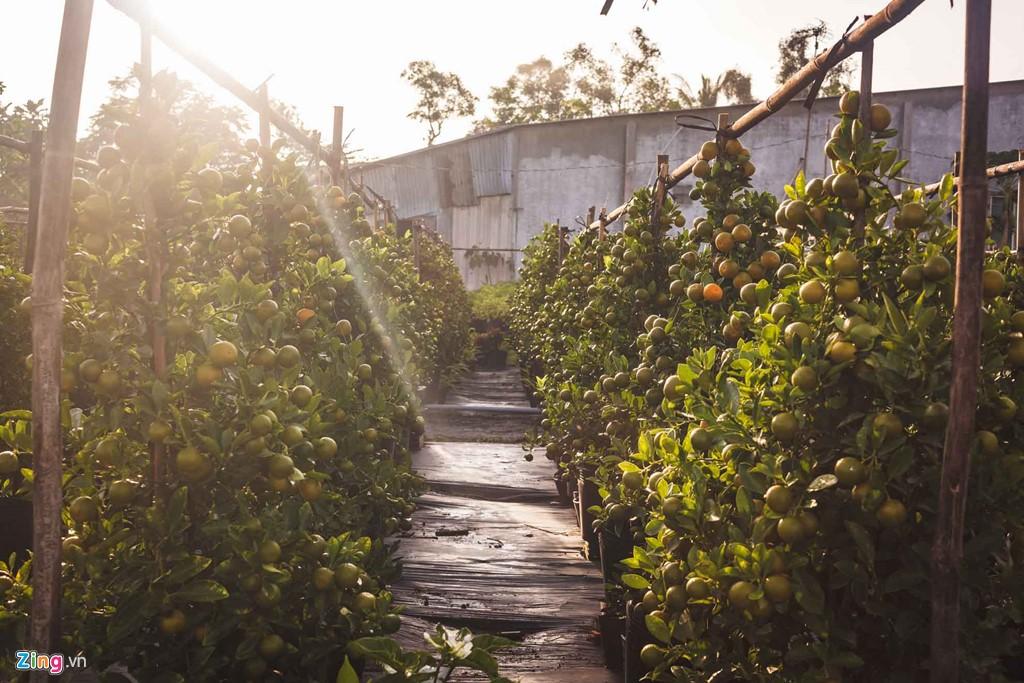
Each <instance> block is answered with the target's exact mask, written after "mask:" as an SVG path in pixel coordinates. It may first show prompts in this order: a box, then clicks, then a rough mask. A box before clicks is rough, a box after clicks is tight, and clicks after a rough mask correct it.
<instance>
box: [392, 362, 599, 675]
mask: <svg viewBox="0 0 1024 683" xmlns="http://www.w3.org/2000/svg"><path fill="white" fill-rule="evenodd" d="M449 401H450V402H451V404H452V407H451V408H448V406H445V407H444V408H437V409H433V410H430V411H428V412H427V432H428V437H429V438H430V439H431V441H429V442H428V444H427V446H426V447H425V448H424V449H422V450H421V451H420V452H419V453H417V454H416V456H415V457H414V466H415V468H416V470H417V471H418V472H419V473H420V474H421V475H423V476H424V477H425V478H426V479H427V481H428V483H429V486H430V491H429V492H428V493H426V494H425V495H424V496H423V497H422V498H420V500H419V501H418V504H419V509H418V510H417V512H416V514H415V515H414V516H413V529H412V531H411V532H410V533H409V534H408V536H406V537H404V538H403V539H402V541H401V546H400V551H399V555H400V556H401V557H402V562H403V573H402V578H401V580H400V581H399V583H398V584H397V585H396V586H395V587H394V590H395V595H396V598H397V600H398V602H399V603H400V604H402V605H404V606H405V615H406V616H405V617H404V619H403V621H404V626H403V629H402V633H401V634H400V637H401V640H403V641H405V642H407V643H408V644H409V645H416V646H419V645H421V644H422V642H423V640H422V633H423V631H425V630H427V629H430V628H431V627H432V624H434V623H438V622H440V623H444V624H446V625H449V626H469V627H470V628H472V629H473V630H474V631H476V632H487V633H496V634H501V635H505V636H506V637H509V638H512V639H514V640H516V641H517V645H516V646H515V647H514V648H511V649H510V650H508V651H506V652H505V653H504V654H503V655H502V656H501V657H500V658H499V659H500V661H501V665H502V674H503V675H505V676H506V677H508V678H511V679H513V680H518V681H521V683H549V682H550V683H555V682H556V681H574V682H575V683H606V682H607V683H611V682H613V681H615V680H617V679H616V677H615V676H614V675H613V674H612V673H611V672H609V671H607V670H606V669H605V668H604V664H603V658H602V654H601V649H600V646H599V644H598V642H597V640H596V638H595V634H594V628H595V627H594V617H595V615H596V614H597V611H598V607H599V605H598V603H599V601H600V600H601V598H602V596H603V584H602V578H601V574H600V570H599V569H598V568H597V567H596V566H595V565H593V564H591V563H590V562H588V561H587V560H585V559H584V558H583V556H582V554H581V541H580V535H579V531H578V530H577V528H576V523H575V521H574V515H573V511H572V509H571V508H567V507H565V506H563V505H562V504H560V503H559V501H558V498H557V495H556V492H555V487H554V484H553V483H552V480H551V475H552V473H553V469H552V466H551V465H550V463H548V461H547V460H543V459H538V460H535V461H533V462H526V461H525V460H524V459H523V450H522V448H521V447H520V445H519V443H518V441H519V440H520V439H521V437H522V434H523V432H524V431H525V429H526V428H527V427H528V426H529V424H530V421H531V420H534V419H536V416H535V415H533V414H531V413H532V411H530V410H529V404H528V403H527V401H526V397H525V395H524V394H523V391H522V388H521V386H520V384H519V379H518V375H517V373H516V371H515V370H510V371H502V372H477V373H474V374H473V375H470V376H469V377H467V378H466V379H465V380H464V381H463V382H462V383H461V384H460V385H459V386H458V387H457V388H456V389H455V390H454V391H453V392H452V393H451V395H450V397H449ZM499 406H501V407H503V408H504V409H503V410H502V409H499V408H498V407H499ZM509 409H511V410H512V411H514V412H508V410H509ZM458 680H460V681H471V680H480V679H476V678H474V677H473V676H472V675H463V676H462V677H460V678H459V679H458Z"/></svg>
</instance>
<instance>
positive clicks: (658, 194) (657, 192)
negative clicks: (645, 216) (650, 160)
mask: <svg viewBox="0 0 1024 683" xmlns="http://www.w3.org/2000/svg"><path fill="white" fill-rule="evenodd" d="M722 116H725V117H726V121H728V114H719V122H721V121H722V118H721V117H722ZM657 164H658V166H657V168H658V178H657V180H655V181H654V197H653V198H652V206H651V226H652V227H653V226H657V225H658V223H659V222H660V221H661V207H662V205H663V204H664V203H665V183H666V182H668V155H667V154H659V155H658V159H657Z"/></svg>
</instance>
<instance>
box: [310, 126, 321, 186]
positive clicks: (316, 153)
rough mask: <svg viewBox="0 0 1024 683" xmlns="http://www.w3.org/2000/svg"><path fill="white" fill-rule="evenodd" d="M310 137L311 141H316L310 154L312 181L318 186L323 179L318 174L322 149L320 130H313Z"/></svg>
mask: <svg viewBox="0 0 1024 683" xmlns="http://www.w3.org/2000/svg"><path fill="white" fill-rule="evenodd" d="M310 137H312V138H313V141H314V142H315V143H316V145H315V146H314V147H313V155H312V156H313V158H312V164H313V182H314V183H315V184H316V186H317V187H319V186H320V185H323V179H322V178H321V176H320V161H321V157H320V150H321V149H322V148H321V147H320V131H318V130H315V131H313V133H312V134H311V136H310Z"/></svg>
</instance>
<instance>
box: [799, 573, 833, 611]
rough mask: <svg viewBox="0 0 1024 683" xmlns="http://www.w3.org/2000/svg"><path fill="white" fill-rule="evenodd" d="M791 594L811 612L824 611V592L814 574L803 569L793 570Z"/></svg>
mask: <svg viewBox="0 0 1024 683" xmlns="http://www.w3.org/2000/svg"><path fill="white" fill-rule="evenodd" d="M793 583H794V590H793V595H794V596H795V597H796V601H797V603H798V604H799V605H800V606H801V607H803V608H804V609H805V610H807V611H808V612H810V613H811V614H823V613H824V611H825V592H824V591H823V590H822V589H821V585H820V584H819V583H818V580H817V579H816V578H814V575H813V574H811V573H810V572H808V571H805V570H803V569H800V570H797V571H795V572H793Z"/></svg>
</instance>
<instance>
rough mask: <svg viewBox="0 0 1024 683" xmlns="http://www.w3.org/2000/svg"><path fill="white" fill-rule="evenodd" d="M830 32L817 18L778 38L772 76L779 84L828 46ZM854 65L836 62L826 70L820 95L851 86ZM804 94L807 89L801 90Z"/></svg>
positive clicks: (830, 93) (849, 61)
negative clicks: (775, 71)
mask: <svg viewBox="0 0 1024 683" xmlns="http://www.w3.org/2000/svg"><path fill="white" fill-rule="evenodd" d="M831 35H832V32H831V31H830V30H829V28H828V24H826V23H825V22H824V21H818V22H817V23H816V24H809V25H807V26H804V27H802V28H795V29H793V30H792V31H791V32H790V33H789V35H788V36H786V37H785V38H783V39H782V40H780V41H779V75H778V77H777V78H776V79H775V80H776V81H777V82H778V83H779V84H780V85H781V84H782V83H785V82H786V81H787V80H789V78H790V77H791V76H792V75H793V74H795V73H796V72H797V71H799V70H800V69H801V68H803V66H804V65H805V64H807V62H809V61H810V60H811V59H812V58H813V57H814V56H815V55H817V54H818V53H819V52H821V51H822V50H824V49H825V48H826V47H827V42H826V41H827V40H828V39H829V38H830V37H831ZM852 74H853V64H852V62H851V60H849V59H847V60H844V61H842V62H840V63H839V64H836V65H835V66H834V67H832V69H831V70H830V71H829V72H828V76H827V77H826V78H825V82H824V83H822V86H821V94H822V95H824V96H825V97H834V96H837V95H841V94H843V93H844V92H845V91H847V90H849V89H850V79H851V76H852ZM803 92H804V93H806V88H805V89H804V91H803Z"/></svg>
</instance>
